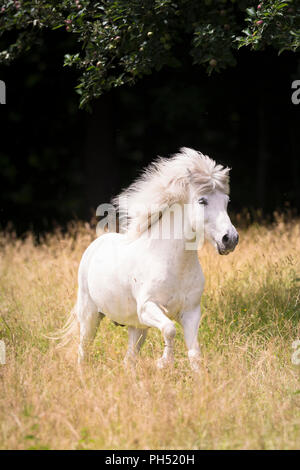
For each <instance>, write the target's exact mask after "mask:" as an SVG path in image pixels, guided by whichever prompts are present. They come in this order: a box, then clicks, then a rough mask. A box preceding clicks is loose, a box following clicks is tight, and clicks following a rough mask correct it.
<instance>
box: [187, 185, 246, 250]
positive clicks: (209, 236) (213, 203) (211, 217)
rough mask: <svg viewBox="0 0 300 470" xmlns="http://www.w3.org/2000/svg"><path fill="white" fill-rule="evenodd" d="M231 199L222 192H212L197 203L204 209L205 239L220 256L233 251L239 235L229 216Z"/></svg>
mask: <svg viewBox="0 0 300 470" xmlns="http://www.w3.org/2000/svg"><path fill="white" fill-rule="evenodd" d="M228 201H229V197H228V195H227V194H225V193H223V192H221V191H218V190H216V191H212V192H210V193H208V194H206V195H203V196H201V197H200V198H199V199H198V201H197V202H196V203H198V204H200V206H201V207H202V208H203V221H204V238H205V239H206V240H208V241H209V242H210V243H211V244H212V245H213V246H214V247H215V248H216V250H217V251H218V253H219V254H220V255H227V254H228V253H230V252H231V251H233V250H234V249H235V247H236V245H237V243H238V240H239V235H238V233H237V231H236V229H235V227H234V226H233V225H232V223H231V220H230V218H229V216H228V214H227V205H228Z"/></svg>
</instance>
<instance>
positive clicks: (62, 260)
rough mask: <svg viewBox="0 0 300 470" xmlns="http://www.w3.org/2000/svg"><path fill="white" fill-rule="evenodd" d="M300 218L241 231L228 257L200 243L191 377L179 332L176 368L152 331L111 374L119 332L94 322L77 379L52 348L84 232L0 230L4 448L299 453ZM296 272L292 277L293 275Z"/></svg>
mask: <svg viewBox="0 0 300 470" xmlns="http://www.w3.org/2000/svg"><path fill="white" fill-rule="evenodd" d="M299 235H300V224H299V221H294V222H293V221H292V222H288V223H284V222H283V221H281V222H280V220H279V221H278V222H277V224H275V225H274V226H273V227H269V228H268V227H263V226H255V225H253V226H251V227H250V228H249V229H244V230H242V231H241V232H240V244H239V246H238V247H237V249H236V251H235V252H234V253H232V254H231V255H229V256H227V257H221V256H218V255H217V254H216V253H215V252H214V250H213V249H212V248H210V247H209V246H206V247H205V249H203V250H202V251H201V252H200V253H199V257H200V260H201V264H202V266H203V269H204V272H205V276H206V289H205V294H204V296H203V301H202V307H203V320H202V323H201V329H200V334H199V335H200V338H201V344H202V352H203V362H204V365H206V366H207V367H208V369H209V372H208V371H207V370H206V368H205V367H203V372H202V373H201V374H199V375H195V374H193V373H192V372H191V371H190V368H189V365H188V362H187V359H186V351H185V347H184V342H183V337H182V332H181V330H180V328H178V333H177V337H176V345H175V355H176V363H175V368H174V369H173V370H170V371H158V370H157V369H156V368H155V363H154V359H155V358H157V357H158V356H159V355H160V354H161V352H162V338H161V335H160V334H159V332H157V331H155V330H154V329H153V330H151V332H150V334H149V337H148V340H147V342H146V344H145V346H144V348H143V350H142V354H141V358H140V359H139V361H138V364H137V368H136V371H135V372H132V371H131V372H130V371H126V370H124V368H123V364H122V359H123V356H124V353H125V350H126V342H127V332H126V329H125V328H121V327H118V326H115V325H114V324H113V323H111V322H110V321H108V320H107V319H105V320H104V321H103V322H102V324H101V328H100V330H99V332H98V335H97V337H96V341H95V344H94V346H93V348H92V353H91V359H90V363H89V364H88V366H87V367H86V368H85V370H84V371H83V372H82V373H79V371H78V369H77V364H76V344H75V343H73V344H71V345H70V347H68V348H67V349H61V350H56V349H55V347H54V345H53V344H52V343H51V342H50V341H49V340H47V339H46V338H45V337H44V336H43V335H44V334H47V333H48V332H50V331H53V330H55V329H57V328H58V327H60V326H61V325H62V324H63V322H64V320H65V318H66V315H67V313H68V312H69V310H70V309H71V307H72V305H73V303H74V300H75V296H76V277H77V268H78V263H79V260H80V257H81V255H82V253H83V251H84V249H85V248H86V246H87V245H88V244H89V243H90V241H91V240H92V239H93V238H94V231H92V230H91V229H90V228H89V227H88V226H83V225H80V224H77V225H73V226H70V230H69V232H68V233H67V234H64V235H63V234H62V233H60V232H59V231H58V232H56V233H55V234H52V235H49V236H47V237H45V239H44V240H43V241H42V242H41V243H40V244H38V245H37V244H36V243H35V241H34V239H33V237H32V236H31V235H28V236H27V237H26V238H25V239H23V240H20V239H17V238H15V237H13V236H12V234H2V235H1V238H0V246H1V248H0V250H1V251H0V253H1V267H0V272H1V281H0V338H2V339H4V340H5V343H6V348H7V363H6V365H2V366H1V365H0V448H2V449H44V448H47V449H184V448H186V449H279V448H280V449H296V448H299V447H300V408H299V406H300V384H299V378H300V365H299V366H297V365H293V364H292V362H291V355H292V352H293V350H292V342H293V341H294V340H296V339H297V338H299V337H300V330H299V317H300V314H299V277H300V276H299V250H300V237H299ZM297 273H298V274H297Z"/></svg>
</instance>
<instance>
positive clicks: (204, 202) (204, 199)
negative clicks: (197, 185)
mask: <svg viewBox="0 0 300 470" xmlns="http://www.w3.org/2000/svg"><path fill="white" fill-rule="evenodd" d="M198 202H199V204H203V205H204V206H207V199H206V198H205V197H200V199H199V201H198Z"/></svg>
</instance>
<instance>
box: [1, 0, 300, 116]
mask: <svg viewBox="0 0 300 470" xmlns="http://www.w3.org/2000/svg"><path fill="white" fill-rule="evenodd" d="M299 12H300V7H299V4H298V2H297V0H286V1H282V0H263V1H261V2H259V3H258V2H257V1H254V0H241V1H236V0H220V1H217V0H204V1H197V2H195V1H194V0H143V1H141V0H102V1H100V2H97V1H90V0H76V1H75V0H63V1H61V2H57V1H49V0H39V1H36V0H28V1H26V0H24V1H15V0H4V1H3V5H2V7H1V9H0V40H1V43H0V47H2V50H1V52H0V63H2V64H9V63H10V62H11V61H12V60H14V59H15V58H16V57H17V56H19V55H20V54H22V53H24V52H26V51H28V50H30V48H31V47H32V46H33V45H34V44H38V42H39V39H40V38H41V35H42V34H43V31H45V30H46V29H50V30H56V29H59V28H65V29H66V31H67V32H68V33H70V34H72V35H74V44H75V45H74V48H72V49H74V51H73V50H72V51H70V53H67V54H65V60H64V65H67V66H75V67H77V68H78V69H79V72H80V74H79V84H78V85H77V87H76V88H77V92H78V93H79V94H80V106H81V107H84V106H86V105H88V103H89V102H90V101H91V100H92V99H93V98H97V97H98V96H100V95H101V94H102V93H103V92H104V91H106V90H109V89H111V88H113V87H116V86H120V85H122V84H125V83H127V84H132V83H135V82H136V81H137V80H138V79H139V78H141V77H142V76H144V75H145V74H150V73H152V71H153V70H160V69H161V68H162V67H163V66H165V65H167V66H171V67H179V66H180V65H181V61H182V54H180V53H178V51H180V48H181V45H182V44H183V43H188V44H189V50H188V52H189V54H190V55H191V56H192V59H193V63H194V64H201V65H203V66H204V67H205V69H206V71H207V72H208V73H209V74H210V73H212V72H213V71H220V70H222V69H223V68H225V67H227V66H232V65H235V50H237V49H239V48H240V47H244V46H248V47H250V48H252V49H254V50H262V49H264V48H265V47H266V46H269V45H271V46H273V47H274V48H275V49H276V50H278V52H279V53H281V52H282V51H284V50H290V51H296V50H298V49H299V46H300V24H299ZM10 32H13V34H11V33H10ZM15 33H16V34H15Z"/></svg>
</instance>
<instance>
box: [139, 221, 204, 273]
mask: <svg viewBox="0 0 300 470" xmlns="http://www.w3.org/2000/svg"><path fill="white" fill-rule="evenodd" d="M164 222H165V220H164V215H163V216H162V218H161V219H160V220H158V221H157V222H156V223H155V224H154V225H153V226H152V227H151V231H150V232H149V231H147V232H145V233H144V234H143V235H142V236H141V238H140V240H141V241H142V243H143V241H144V242H145V244H146V249H147V250H149V252H150V253H151V256H155V257H159V258H160V259H161V261H162V262H163V263H168V264H170V265H171V266H172V269H175V270H176V269H177V270H185V269H189V270H192V269H193V267H194V266H197V269H198V266H199V260H198V253H197V247H195V246H192V247H191V243H192V242H191V241H190V240H186V239H185V237H184V234H185V233H191V230H189V227H185V229H186V231H185V230H184V227H183V226H182V231H181V236H180V238H178V235H180V234H179V232H178V231H177V232H176V230H175V229H174V225H172V224H171V227H168V223H167V224H166V225H165V226H163V223H164ZM169 228H170V230H169ZM177 228H178V227H177Z"/></svg>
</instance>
